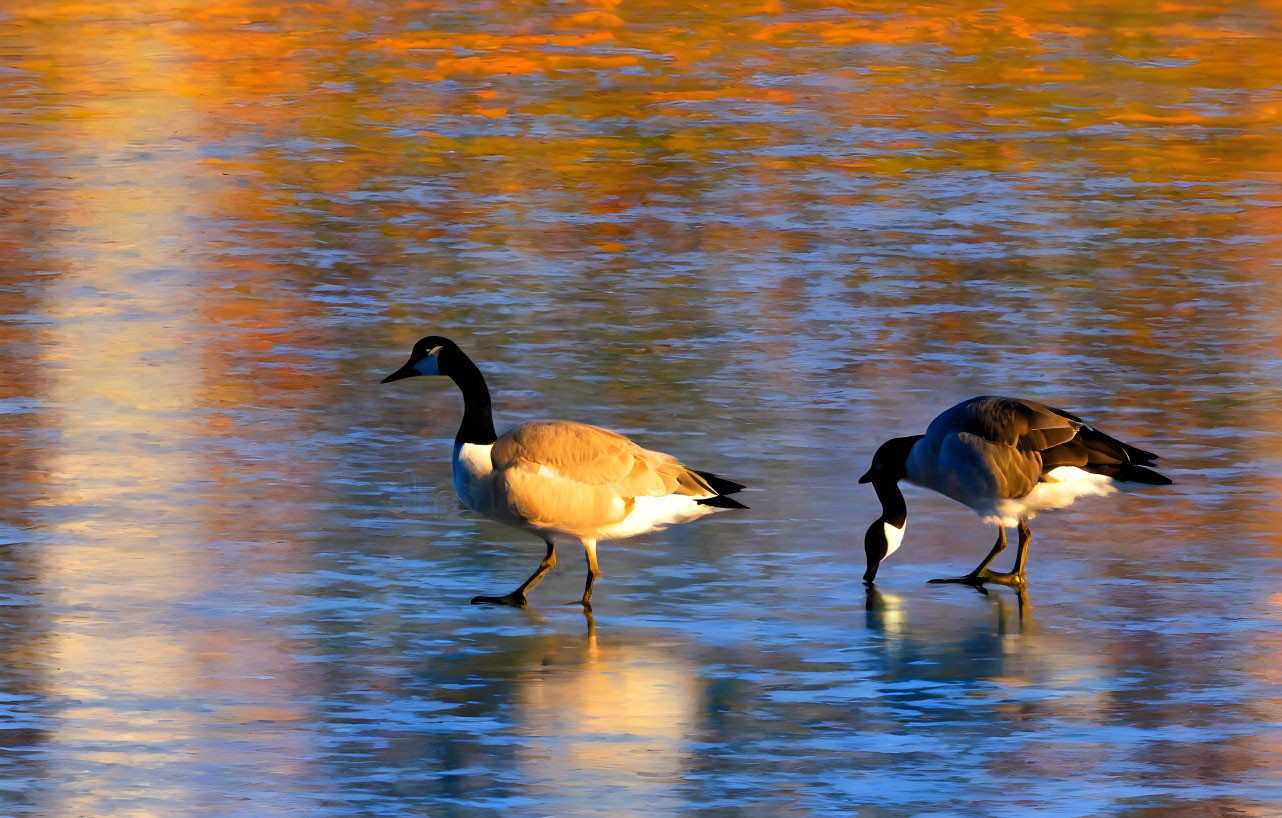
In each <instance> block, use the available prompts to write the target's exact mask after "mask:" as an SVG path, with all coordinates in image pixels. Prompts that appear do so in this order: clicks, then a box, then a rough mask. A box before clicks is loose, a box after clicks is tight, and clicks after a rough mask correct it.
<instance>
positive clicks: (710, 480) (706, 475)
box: [691, 469, 746, 508]
mask: <svg viewBox="0 0 1282 818" xmlns="http://www.w3.org/2000/svg"><path fill="white" fill-rule="evenodd" d="M691 471H694V470H693V469H692V470H691ZM694 473H695V474H697V475H699V476H700V477H702V478H703V480H704V482H705V483H707V484H708V488H710V489H712V490H713V491H715V492H716V493H717V494H734V493H735V492H737V491H743V489H744V485H743V484H742V483H736V482H735V481H733V480H727V479H726V478H724V477H717V476H716V475H715V474H713V473H712V472H710V471H694ZM699 502H701V503H704V504H705V505H712V504H711V503H708V502H705V501H704V500H700V501H699ZM728 508H746V506H728Z"/></svg>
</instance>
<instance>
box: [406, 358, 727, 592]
mask: <svg viewBox="0 0 1282 818" xmlns="http://www.w3.org/2000/svg"><path fill="white" fill-rule="evenodd" d="M415 375H444V376H446V377H448V378H450V379H452V380H453V381H454V383H455V384H457V385H458V388H459V389H460V390H461V391H462V392H463V422H462V424H460V425H459V430H458V434H457V435H456V436H455V438H454V459H453V460H454V462H453V473H454V491H455V493H456V494H458V497H459V500H461V501H462V502H463V505H464V506H466V507H467V508H469V509H471V510H472V511H475V512H477V513H480V514H484V515H485V516H486V517H489V518H490V519H493V520H497V521H498V522H500V523H506V524H507V525H510V526H513V527H515V528H519V529H521V530H522V531H528V532H530V533H531V534H535V535H538V536H539V537H542V538H543V541H544V542H545V543H547V547H548V550H547V555H546V556H544V558H543V561H542V562H541V563H539V567H538V568H536V569H535V571H534V573H533V574H531V575H530V578H529V579H527V580H526V581H525V582H523V583H521V586H520V587H519V588H517V589H516V590H515V591H512V592H511V593H510V594H507V595H506V596H498V597H494V596H478V597H476V598H474V599H473V600H472V602H473V603H485V602H492V603H497V604H502V605H515V606H518V607H523V606H524V605H525V604H526V601H527V600H526V595H527V594H528V593H529V591H530V590H531V589H533V588H534V586H535V585H538V584H539V581H540V580H542V579H543V576H544V575H545V574H547V572H548V571H550V570H551V569H552V567H553V566H555V565H556V543H558V542H560V543H562V544H565V543H568V542H578V543H580V544H582V546H583V550H584V551H585V552H586V553H587V558H588V580H587V585H586V586H585V587H584V588H583V599H582V600H581V601H582V603H583V605H584V606H585V607H587V608H591V603H592V585H593V583H594V582H595V581H596V578H597V577H599V576H600V575H601V571H600V569H599V568H598V567H597V559H596V544H597V541H598V540H612V539H618V538H620V537H632V536H635V535H637V534H644V533H645V532H647V531H654V530H656V529H660V528H663V527H665V526H668V525H671V524H674V523H684V522H689V521H690V520H694V519H696V518H698V517H702V516H704V515H705V514H710V513H712V512H713V511H716V510H717V509H724V508H747V506H745V505H743V504H742V503H740V502H738V501H736V500H733V499H731V498H729V497H727V496H726V495H727V494H734V493H735V492H737V491H739V490H740V489H742V488H743V486H742V485H740V484H738V483H735V482H732V481H730V480H724V479H722V478H720V477H717V476H716V475H714V474H710V473H708V472H702V471H695V470H693V469H688V468H686V467H685V466H683V465H681V464H680V463H679V462H677V459H676V458H675V457H672V456H671V455H667V454H663V453H662V452H655V451H650V450H649V449H643V448H641V447H640V446H638V445H637V444H635V443H633V442H632V441H631V440H628V439H627V438H626V437H624V436H623V435H620V434H617V433H615V432H611V431H609V430H608V429H602V428H599V427H597V426H588V425H587V424H584V423H574V422H572V421H568V420H544V421H530V422H528V423H522V424H519V425H517V426H514V427H512V428H511V429H509V430H507V431H506V432H504V433H503V434H502V435H501V436H500V435H496V434H495V433H494V419H493V417H492V416H491V414H490V392H489V389H488V388H486V386H485V378H484V377H483V376H482V375H481V370H480V369H478V368H477V366H476V364H474V363H472V360H471V359H470V358H468V357H467V355H465V354H463V351H462V350H461V349H459V348H458V345H457V344H455V343H454V342H453V341H451V340H449V339H448V338H441V337H440V336H436V335H432V336H429V337H427V338H423V339H422V340H420V341H419V342H418V343H416V344H415V345H414V349H413V351H412V352H410V358H409V361H408V362H406V364H405V366H403V367H401V368H400V369H398V370H396V371H395V372H393V373H392V374H390V375H388V376H387V377H386V378H384V379H383V381H382V382H383V383H389V382H391V381H398V380H400V379H402V378H412V377H414V376H415Z"/></svg>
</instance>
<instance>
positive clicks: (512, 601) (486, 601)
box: [472, 591, 529, 608]
mask: <svg viewBox="0 0 1282 818" xmlns="http://www.w3.org/2000/svg"><path fill="white" fill-rule="evenodd" d="M528 602H529V600H527V599H526V598H525V594H518V593H516V592H515V591H514V592H512V593H510V594H507V595H505V596H474V597H472V604H473V605H507V606H509V607H512V608H524V607H525V606H526V604H527V603H528Z"/></svg>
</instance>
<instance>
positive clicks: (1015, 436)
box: [859, 395, 1171, 586]
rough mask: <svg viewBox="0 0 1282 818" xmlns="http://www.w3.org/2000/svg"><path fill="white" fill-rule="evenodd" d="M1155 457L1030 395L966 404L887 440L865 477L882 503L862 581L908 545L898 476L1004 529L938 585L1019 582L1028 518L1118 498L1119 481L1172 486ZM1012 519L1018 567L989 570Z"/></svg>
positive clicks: (867, 541) (870, 536) (869, 535)
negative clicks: (969, 566)
mask: <svg viewBox="0 0 1282 818" xmlns="http://www.w3.org/2000/svg"><path fill="white" fill-rule="evenodd" d="M1155 460H1157V455H1155V454H1153V453H1151V452H1146V451H1144V450H1143V449H1137V448H1135V447H1134V446H1131V445H1129V444H1127V443H1123V442H1122V441H1120V440H1117V439H1115V438H1112V437H1109V436H1108V435H1106V434H1104V433H1103V432H1101V431H1099V430H1098V429H1095V428H1094V427H1091V426H1088V425H1086V423H1084V422H1083V421H1082V419H1081V418H1078V417H1075V416H1074V415H1070V414H1069V413H1068V412H1065V411H1063V410H1060V409H1054V408H1051V407H1049V406H1044V405H1042V404H1040V403H1035V402H1034V401H1031V400H1019V399H1017V398H1002V397H995V396H992V395H985V396H982V397H978V398H971V399H970V400H967V401H962V402H961V403H959V404H957V405H956V406H954V407H952V408H951V409H948V410H947V411H945V412H943V413H942V414H940V415H939V416H938V417H936V418H935V419H934V420H932V421H931V422H930V426H928V427H927V428H926V434H924V435H913V436H912V437H897V438H893V439H891V440H888V441H886V442H885V443H883V444H882V445H881V448H879V449H878V450H877V453H876V454H875V455H873V459H872V468H870V469H869V470H868V472H867V474H865V475H864V476H863V477H860V478H859V482H860V483H872V485H873V489H875V490H876V492H877V498H878V499H879V500H881V507H882V514H881V517H879V518H878V519H877V521H876V522H874V523H873V524H872V526H870V527H869V529H868V533H867V534H866V535H865V536H864V551H865V553H866V554H867V557H868V570H867V571H866V572H865V573H864V582H867V583H871V582H872V581H873V579H874V578H875V577H876V576H877V566H878V565H880V564H881V561H882V560H884V559H886V557H888V556H890V555H891V554H893V553H894V551H895V549H896V548H898V547H899V544H900V543H901V542H902V541H903V537H904V526H905V524H906V523H907V520H908V507H907V506H906V505H905V504H904V495H903V494H901V493H900V491H899V485H898V483H899V481H900V480H907V481H908V482H910V483H913V484H916V485H918V486H922V487H924V488H928V489H934V490H935V491H937V492H939V493H940V494H943V495H944V496H946V497H951V498H952V499H954V500H956V501H957V502H959V503H961V504H963V505H966V506H969V507H970V508H971V509H973V510H974V511H975V513H976V514H978V515H979V516H980V517H983V518H984V522H987V523H994V524H996V525H997V542H996V544H995V545H993V548H992V550H991V551H989V552H988V556H987V557H984V560H983V561H982V562H981V563H980V564H979V565H978V566H976V568H975V570H973V571H971V572H970V573H969V574H967V575H965V576H963V577H955V578H951V579H933V580H931V582H962V583H966V584H968V585H982V584H983V583H985V582H996V583H1002V584H1006V585H1015V586H1022V585H1023V584H1024V562H1025V560H1026V559H1027V557H1028V541H1029V539H1030V538H1031V537H1032V532H1031V531H1030V530H1029V528H1028V520H1029V519H1030V518H1031V517H1033V516H1034V515H1035V514H1037V513H1038V512H1039V511H1045V510H1046V509H1052V508H1064V507H1065V506H1068V505H1070V504H1071V503H1072V502H1073V501H1074V500H1075V499H1077V498H1078V497H1081V496H1084V495H1090V494H1097V495H1103V494H1111V493H1112V492H1114V491H1116V490H1117V487H1116V486H1115V485H1114V483H1131V484H1148V485H1153V486H1163V485H1168V484H1169V483H1170V482H1171V481H1170V480H1169V479H1168V478H1166V477H1164V476H1162V475H1160V474H1158V473H1157V472H1155V471H1153V470H1152V469H1149V468H1145V467H1146V466H1152V465H1154V463H1153V461H1155ZM1015 525H1017V526H1018V527H1019V549H1018V551H1017V552H1016V554H1015V567H1014V569H1013V570H1011V571H1009V572H1006V573H998V572H994V571H990V570H988V564H989V563H991V562H992V561H993V558H994V557H996V556H997V555H998V554H1000V553H1001V552H1002V549H1004V548H1005V547H1006V527H1007V526H1015Z"/></svg>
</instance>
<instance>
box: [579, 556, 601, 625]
mask: <svg viewBox="0 0 1282 818" xmlns="http://www.w3.org/2000/svg"><path fill="white" fill-rule="evenodd" d="M583 550H584V551H586V552H587V555H588V582H587V584H586V585H584V586H583V599H581V600H579V601H580V602H582V603H583V607H584V608H587V609H588V610H592V584H593V583H594V582H596V578H597V577H599V576H601V569H600V568H599V567H598V566H597V564H596V540H584V541H583Z"/></svg>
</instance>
